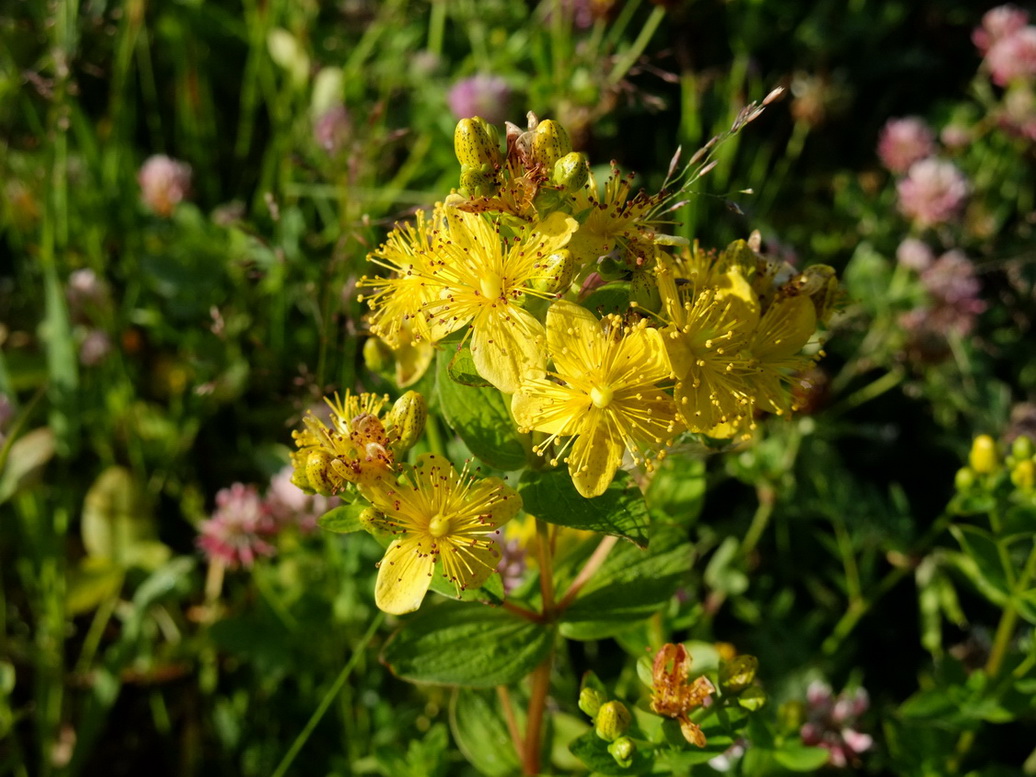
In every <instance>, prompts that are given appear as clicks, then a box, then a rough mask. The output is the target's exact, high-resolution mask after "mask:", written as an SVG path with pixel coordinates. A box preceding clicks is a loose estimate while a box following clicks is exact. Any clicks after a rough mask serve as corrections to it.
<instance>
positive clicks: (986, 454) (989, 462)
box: [968, 434, 999, 475]
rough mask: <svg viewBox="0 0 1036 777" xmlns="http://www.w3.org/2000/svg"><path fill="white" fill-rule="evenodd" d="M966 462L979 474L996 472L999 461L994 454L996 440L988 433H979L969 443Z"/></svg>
mask: <svg viewBox="0 0 1036 777" xmlns="http://www.w3.org/2000/svg"><path fill="white" fill-rule="evenodd" d="M968 463H969V464H970V465H971V468H972V469H973V470H975V472H977V473H979V474H980V475H989V474H991V473H993V472H996V468H997V466H999V461H998V459H997V454H996V442H995V441H994V440H993V438H992V437H990V436H989V435H988V434H980V435H979V436H978V437H976V438H975V441H974V442H973V443H972V444H971V452H970V453H969V454H968Z"/></svg>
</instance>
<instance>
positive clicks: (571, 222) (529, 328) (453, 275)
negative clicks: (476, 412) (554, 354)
mask: <svg viewBox="0 0 1036 777" xmlns="http://www.w3.org/2000/svg"><path fill="white" fill-rule="evenodd" d="M448 222H449V236H448V238H445V237H444V239H443V240H442V244H441V246H440V247H439V248H438V249H437V251H436V261H435V266H434V267H433V268H432V270H431V273H430V276H429V280H430V281H431V282H433V283H435V284H436V285H437V286H438V288H439V292H438V294H437V295H436V298H435V299H434V300H432V301H430V302H428V303H427V304H426V305H425V306H424V315H425V316H426V318H427V320H428V323H429V326H430V329H431V333H432V339H433V340H439V339H441V338H443V337H445V336H446V335H448V334H449V333H451V332H454V331H456V330H457V329H460V328H461V327H463V326H464V325H466V324H468V323H470V324H471V358H472V360H473V361H474V363H475V369H476V370H478V373H479V375H481V376H482V377H483V378H485V379H486V380H488V381H489V382H490V383H492V384H493V385H494V386H495V387H496V388H498V389H500V391H503V392H504V393H507V394H512V393H514V391H515V390H516V389H517V388H518V385H519V384H520V383H521V380H522V377H523V376H524V374H525V371H526V370H527V369H529V368H530V367H532V368H539V369H542V368H543V325H542V324H541V323H540V322H539V321H538V320H537V319H536V317H535V316H533V315H532V314H531V313H530V312H529V311H527V310H526V309H525V308H523V307H522V304H523V302H524V298H525V296H526V295H531V296H536V297H542V298H549V297H552V296H554V295H552V294H550V293H547V292H543V291H539V290H538V288H537V286H541V285H542V284H543V282H544V281H549V280H550V279H549V278H548V277H547V276H548V275H549V274H550V272H551V269H550V268H551V267H552V266H553V265H551V264H550V263H549V262H548V259H549V257H550V256H551V255H552V254H555V253H557V252H558V251H560V250H561V249H562V248H564V247H565V244H566V243H568V241H569V238H570V237H571V236H572V233H573V232H575V230H576V228H577V227H578V224H577V223H576V220H575V219H573V218H572V217H571V216H566V215H564V214H562V213H552V214H551V215H550V216H548V217H547V218H546V219H544V220H543V221H541V222H538V223H537V224H535V225H531V226H527V227H523V228H522V229H521V230H520V231H519V232H518V233H517V234H516V235H515V236H514V237H513V238H511V239H507V238H505V237H503V236H502V235H501V234H500V230H499V227H498V226H497V225H496V224H494V223H493V222H492V221H491V220H489V219H487V218H484V217H483V216H481V215H479V214H476V213H467V212H464V211H459V210H454V211H452V212H451V213H450V214H449V216H448Z"/></svg>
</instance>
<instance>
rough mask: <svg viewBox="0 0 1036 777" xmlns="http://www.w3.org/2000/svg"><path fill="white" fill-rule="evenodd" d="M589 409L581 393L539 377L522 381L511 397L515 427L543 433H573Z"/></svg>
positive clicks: (588, 404)
mask: <svg viewBox="0 0 1036 777" xmlns="http://www.w3.org/2000/svg"><path fill="white" fill-rule="evenodd" d="M589 409H590V400H589V398H588V397H587V396H586V394H585V393H583V392H581V391H573V390H572V389H571V388H569V387H567V386H559V385H558V384H557V383H554V382H552V381H548V380H543V379H536V380H526V381H525V383H523V384H522V387H521V388H520V389H518V391H517V392H516V393H515V395H514V396H513V397H512V398H511V414H512V415H513V416H514V420H515V422H516V423H517V424H518V426H520V427H521V428H523V429H535V430H536V431H538V432H545V433H546V434H560V435H571V434H575V433H576V431H577V430H578V429H579V427H580V425H581V423H582V420H583V416H584V415H585V414H586V412H587V410H589Z"/></svg>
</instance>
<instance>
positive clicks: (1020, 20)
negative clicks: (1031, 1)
mask: <svg viewBox="0 0 1036 777" xmlns="http://www.w3.org/2000/svg"><path fill="white" fill-rule="evenodd" d="M1028 23H1029V14H1028V13H1027V12H1025V11H1023V10H1022V9H1021V8H1018V7H1017V6H1014V5H1010V4H1007V5H998V6H997V7H996V8H991V9H989V10H988V11H986V13H985V14H984V15H983V16H982V25H981V26H980V27H976V28H975V30H974V31H973V32H972V33H971V41H972V43H974V44H975V46H976V47H977V48H978V50H979V51H981V52H982V53H983V54H985V53H986V52H987V51H989V49H990V47H991V46H992V45H993V44H994V43H996V42H997V41H999V40H1001V39H1002V38H1005V37H1007V36H1009V35H1011V34H1012V33H1015V32H1017V31H1018V30H1020V29H1022V28H1023V27H1024V26H1025V25H1027V24H1028Z"/></svg>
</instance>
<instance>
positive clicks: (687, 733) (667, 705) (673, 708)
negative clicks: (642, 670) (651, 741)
mask: <svg viewBox="0 0 1036 777" xmlns="http://www.w3.org/2000/svg"><path fill="white" fill-rule="evenodd" d="M690 676H691V657H690V656H689V655H688V654H687V648H685V647H684V646H683V645H674V644H672V643H667V644H665V645H663V646H662V648H661V649H660V650H659V651H658V653H656V654H655V660H654V663H653V664H652V667H651V681H652V682H651V711H652V712H654V713H655V714H656V715H662V716H663V717H666V718H673V719H674V720H677V721H679V723H680V731H681V733H682V734H683V736H684V739H686V740H687V741H688V742H690V743H691V744H692V745H697V746H698V747H705V744H706V743H705V734H703V733H702V730H701V728H700V727H699V726H698V724H697V723H695V722H694V721H692V720H691V719H690V717H689V714H690V712H691V711H692V710H694V709H695V708H697V707H700V706H701V705H702V704H703V703H704V702H705V699H707V698H708V697H709V695H710V694H712V693H714V692H715V690H716V688H715V686H713V684H712V683H711V682H710V681H709V678H707V677H705V676H701V677H698V678H696V679H695V680H694V682H688V681H689V680H690Z"/></svg>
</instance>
